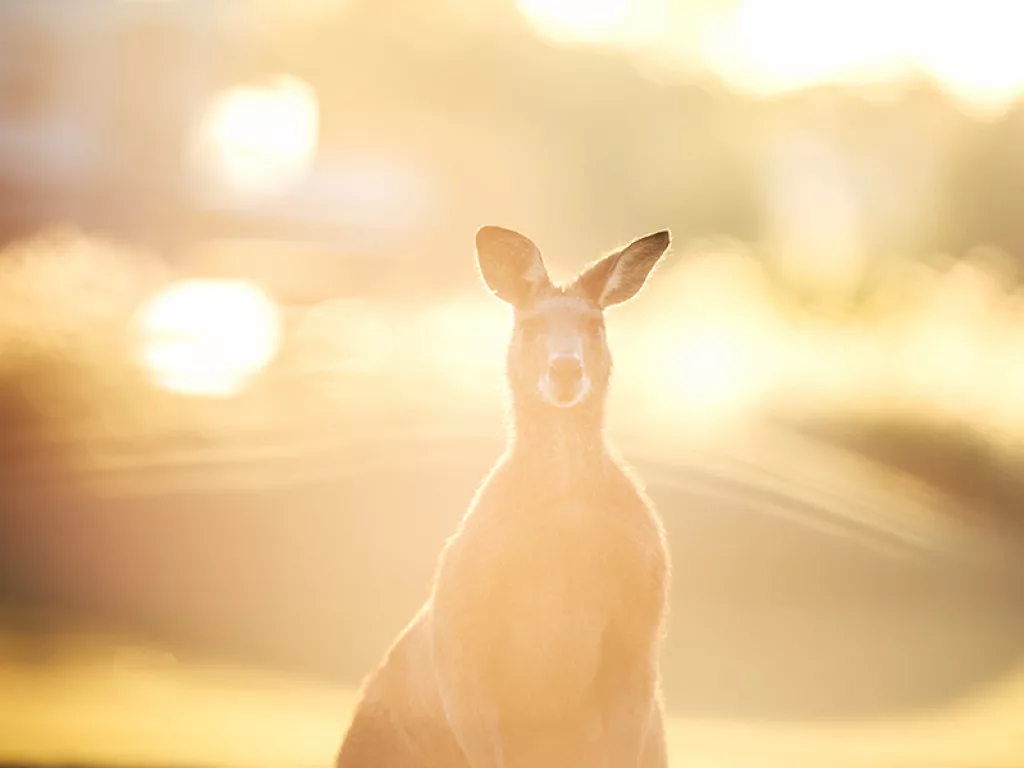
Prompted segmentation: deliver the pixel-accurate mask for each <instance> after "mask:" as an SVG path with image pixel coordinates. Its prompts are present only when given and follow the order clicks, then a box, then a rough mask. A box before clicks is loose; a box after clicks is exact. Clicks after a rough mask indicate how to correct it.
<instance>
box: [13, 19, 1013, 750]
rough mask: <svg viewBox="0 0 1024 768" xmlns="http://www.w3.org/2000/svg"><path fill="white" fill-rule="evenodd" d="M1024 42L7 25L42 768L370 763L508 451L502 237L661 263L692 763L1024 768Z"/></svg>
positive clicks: (25, 661)
mask: <svg viewBox="0 0 1024 768" xmlns="http://www.w3.org/2000/svg"><path fill="white" fill-rule="evenodd" d="M1022 27H1024V4H1021V3H1019V2H1017V1H1016V0H973V2H966V0H947V2H944V3H930V2H926V1H925V0H888V1H887V2H881V0H859V2H854V1H853V0H416V1H415V2H412V1H411V0H333V1H332V0H0V239H2V244H0V248H2V250H0V761H7V763H9V764H10V765H12V766H14V765H27V764H33V765H57V764H60V765H69V764H76V765H82V766H85V765H123V766H178V765H181V766H196V767H197V768H198V767H199V766H239V767H241V766H267V767H268V768H270V767H271V766H290V767H291V768H303V767H305V766H327V765H330V763H331V760H332V758H333V755H334V752H335V750H336V748H337V746H338V744H339V743H340V739H341V736H342V734H343V732H344V729H345V727H346V724H347V719H348V717H349V714H350V712H351V706H352V704H353V701H354V698H353V697H354V696H355V693H356V691H357V690H358V686H359V684H360V681H361V680H362V679H363V677H364V676H365V675H366V674H368V673H369V672H370V671H371V670H372V669H373V668H374V667H375V665H376V664H377V663H378V662H379V660H380V658H381V656H382V655H383V653H384V651H385V650H386V649H387V647H388V645H389V643H390V642H391V640H392V639H393V637H394V636H395V634H396V633H397V632H398V631H399V630H400V629H401V628H402V627H403V626H404V624H405V623H406V622H407V621H408V620H409V618H410V617H411V616H412V615H413V613H414V612H415V611H416V609H417V608H418V607H419V605H420V604H421V603H422V601H423V600H424V598H425V597H426V595H427V593H428V590H429V584H430V578H431V576H432V571H433V565H434V561H435V558H436V555H437V553H438V551H439V548H440V546H441V544H442V542H443V541H444V539H445V537H446V536H447V535H449V533H450V532H451V531H452V530H453V528H454V526H455V524H456V522H457V521H458V519H459V517H460V516H461V515H462V513H463V511H464V509H465V508H466V505H467V504H468V502H469V500H470V498H471V496H472V493H473V491H474V489H475V487H476V485H477V483H478V482H479V480H480V478H481V477H482V475H483V474H484V473H485V472H486V471H487V469H488V468H489V467H490V466H491V464H493V462H494V461H495V460H496V458H497V457H498V455H499V454H500V451H501V449H502V442H503V439H504V416H503V397H504V395H503V386H504V385H503V379H502V366H503V360H504V348H505V343H506V339H507V336H508V333H509V330H510V327H511V316H510V313H509V311H508V309H507V308H506V307H504V306H503V305H502V304H501V303H500V302H498V301H496V300H494V299H493V298H492V297H490V296H489V295H488V293H487V292H486V291H485V290H484V288H483V287H482V285H481V284H480V282H479V279H478V276H477V272H476V267H475V264H474V259H473V252H472V235H473V232H474V231H475V229H476V228H477V227H478V226H480V225H481V224H484V223H494V224H499V225H502V226H506V227H512V228H516V229H519V230H520V231H522V232H524V233H526V234H527V235H529V236H530V237H531V238H533V239H534V240H535V242H537V243H538V244H539V246H540V247H541V250H542V251H543V252H544V254H545V258H546V260H547V262H548V264H549V267H550V270H551V272H552V274H553V276H554V277H556V278H569V277H571V276H572V275H573V274H575V272H576V271H577V270H578V269H579V268H580V267H582V266H583V265H584V264H585V263H587V262H588V261H590V260H592V259H594V258H596V257H597V256H599V255H600V254H601V253H603V252H605V251H607V250H609V249H611V248H612V247H614V246H616V245H618V244H621V243H624V242H626V241H628V240H630V239H632V238H634V237H637V236H640V235H643V234H646V233H648V232H651V231H655V230H658V229H662V228H666V227H668V228H670V229H671V230H672V232H673V235H674V247H673V250H672V252H671V255H670V256H669V258H668V259H667V261H666V262H665V263H664V264H663V265H662V267H661V268H660V269H659V270H658V272H657V273H656V274H655V276H654V278H653V279H652V280H651V281H650V283H649V285H648V287H647V289H645V291H644V293H643V295H642V296H641V297H640V299H638V300H637V301H635V302H631V303H630V304H628V305H626V306H624V307H622V308H619V309H616V310H614V311H613V312H612V313H610V317H609V338H610V343H611V346H612V350H613V354H614V356H615V359H616V364H617V370H616V374H615V379H614V382H613V386H612V395H611V402H610V404H609V433H610V435H611V438H612V440H613V441H614V442H615V444H616V445H617V446H618V447H619V448H620V449H621V451H622V453H623V454H624V455H625V456H626V458H627V459H628V460H629V461H630V462H631V463H633V464H634V465H635V466H636V467H637V469H638V470H639V472H640V474H641V476H643V477H644V479H645V481H646V483H647V485H648V490H649V492H650V494H651V495H652V497H653V498H654V500H655V501H656V503H657V504H658V506H659V509H660V511H661V513H662V515H663V516H664V518H665V522H666V526H667V528H668V532H669V536H670V543H671V549H672V555H673V558H674V561H675V585H674V591H673V597H672V606H671V612H672V617H671V622H670V627H669V631H670V634H669V638H668V641H667V643H666V645H665V652H664V658H663V672H664V678H665V686H664V687H665V696H666V702H667V706H668V709H669V713H670V724H669V737H670V747H671V751H672V759H673V765H680V766H683V765H694V766H698V765H699V766H707V767H709V768H711V767H714V768H718V767H719V766H730V767H731V768H735V767H736V766H802V765H808V766H810V765H815V766H822V765H826V766H873V767H874V766H883V767H884V766H921V767H922V768H941V767H942V766H950V767H955V768H968V767H970V768H989V767H995V766H1000V767H1003V766H1005V767H1018V768H1019V766H1021V765H1024V653H1022V652H1024V610H1022V609H1024V593H1022V586H1024V580H1022V578H1021V575H1022V568H1024V559H1022V557H1021V554H1022V542H1024V403H1022V400H1021V398H1022V391H1024V288H1022V283H1021V278H1022V275H1024V216H1021V215H1020V213H1021V211H1020V210H1019V209H1021V208H1022V206H1024V100H1022V98H1021V97H1022V93H1024V46H1021V45H1020V41H1019V39H1018V38H1019V30H1020V29H1021V28H1022Z"/></svg>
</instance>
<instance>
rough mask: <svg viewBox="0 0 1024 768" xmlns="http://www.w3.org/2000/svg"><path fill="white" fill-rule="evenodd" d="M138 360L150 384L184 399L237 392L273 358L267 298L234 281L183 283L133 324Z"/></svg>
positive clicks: (274, 329) (274, 318)
mask: <svg viewBox="0 0 1024 768" xmlns="http://www.w3.org/2000/svg"><path fill="white" fill-rule="evenodd" d="M138 324H139V332H140V336H141V338H140V343H141V350H140V358H141V362H142V364H143V365H144V366H145V368H146V369H147V370H148V372H149V374H150V375H151V376H152V378H153V380H154V382H155V383H156V384H158V385H159V386H161V387H163V388H164V389H167V390H169V391H172V392H177V393H179V394H185V395H206V396H228V395H232V394H234V393H236V392H238V391H239V390H240V389H241V388H242V387H244V386H245V384H246V382H247V381H248V380H249V379H250V378H251V377H252V376H253V375H254V374H256V373H257V372H259V371H260V370H261V369H262V368H263V367H264V366H265V365H266V364H267V363H268V362H270V360H271V359H272V358H273V357H274V355H275V354H276V353H277V350H278V345H279V343H280V319H279V314H278V311H277V309H276V308H275V306H274V304H273V303H272V302H271V301H270V299H269V298H267V296H266V295H265V294H264V293H263V292H262V291H261V290H260V289H259V288H257V287H256V286H254V285H252V284H251V283H247V282H244V281H237V280H185V281H182V282H179V283H175V284H174V285H172V286H170V287H169V288H167V289H165V290H164V291H163V292H162V293H160V294H159V295H157V296H156V297H155V298H153V299H152V300H150V301H149V302H148V303H147V304H146V305H145V306H144V307H143V308H142V310H141V312H140V315H139V319H138Z"/></svg>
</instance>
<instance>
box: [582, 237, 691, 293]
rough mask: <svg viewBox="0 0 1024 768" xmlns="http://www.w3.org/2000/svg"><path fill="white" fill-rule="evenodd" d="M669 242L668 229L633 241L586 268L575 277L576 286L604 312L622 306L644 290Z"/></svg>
mask: <svg viewBox="0 0 1024 768" xmlns="http://www.w3.org/2000/svg"><path fill="white" fill-rule="evenodd" d="M670 242H671V237H670V235H669V232H668V230H667V229H666V230H663V231H661V232H655V233H654V234H653V235H647V236H646V237H641V238H640V239H639V240H634V241H633V242H632V243H630V244H629V245H627V246H626V247H625V248H622V249H621V250H618V251H616V252H615V253H612V254H609V255H608V256H605V257H604V258H603V259H601V260H600V261H598V262H596V263H594V264H592V265H591V266H589V267H587V268H586V269H585V270H584V271H583V272H582V273H581V274H580V276H579V277H578V278H576V283H577V284H578V285H579V286H580V287H581V288H582V289H583V291H584V293H586V294H587V296H589V297H590V298H591V299H593V300H594V301H595V302H597V304H598V305H599V306H600V307H601V308H602V309H604V308H605V307H610V306H612V305H613V304H621V303H622V302H624V301H627V300H629V299H631V298H633V297H634V296H635V295H636V294H637V292H639V290H640V289H641V288H642V287H643V285H644V282H645V281H646V280H647V276H648V275H649V274H650V273H651V270H652V269H654V265H655V264H657V263H658V259H660V258H661V256H662V254H663V253H665V251H666V250H668V246H669V243H670Z"/></svg>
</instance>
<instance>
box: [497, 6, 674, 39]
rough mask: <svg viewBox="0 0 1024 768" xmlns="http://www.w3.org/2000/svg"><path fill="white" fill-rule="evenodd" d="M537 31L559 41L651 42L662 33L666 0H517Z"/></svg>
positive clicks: (665, 14) (520, 8) (665, 15)
mask: <svg viewBox="0 0 1024 768" xmlns="http://www.w3.org/2000/svg"><path fill="white" fill-rule="evenodd" d="M516 5H517V6H518V7H519V10H520V11H521V12H522V14H523V15H524V16H525V17H526V18H527V20H528V21H530V23H531V24H533V25H534V26H535V27H536V28H537V30H538V31H539V32H540V33H541V34H543V35H544V36H545V37H548V38H550V39H552V40H555V41H557V42H582V43H626V44H629V43H633V44H642V43H646V42H650V41H651V40H652V39H654V38H655V37H657V35H658V34H660V33H661V32H662V30H663V29H664V26H665V21H666V17H667V10H668V8H667V2H666V0H516Z"/></svg>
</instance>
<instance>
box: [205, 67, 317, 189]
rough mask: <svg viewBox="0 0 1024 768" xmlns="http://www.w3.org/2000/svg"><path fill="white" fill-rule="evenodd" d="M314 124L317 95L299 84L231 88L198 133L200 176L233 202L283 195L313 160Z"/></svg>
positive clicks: (285, 80) (288, 80)
mask: <svg viewBox="0 0 1024 768" xmlns="http://www.w3.org/2000/svg"><path fill="white" fill-rule="evenodd" d="M318 123H319V109H318V104H317V99H316V94H315V93H314V92H313V90H312V89H311V88H310V87H309V86H307V85H306V84H305V83H302V82H301V81H298V80H294V79H292V78H279V79H278V80H276V81H275V82H274V83H272V84H271V85H268V86H263V87H256V86H245V87H238V88H232V89H230V90H228V91H226V92H225V93H223V94H222V95H221V96H220V97H219V98H218V99H217V100H216V102H215V103H214V104H213V106H212V108H211V109H210V111H209V113H208V115H207V117H206V120H205V122H204V123H203V125H202V126H201V128H200V135H199V142H198V161H199V164H200V172H201V173H200V175H201V177H203V181H204V182H213V183H214V184H216V185H217V187H219V188H220V189H221V190H222V191H223V192H224V193H226V194H227V195H229V196H231V197H232V198H238V197H241V198H252V197H257V198H258V197H263V196H266V195H272V194H279V193H283V192H286V191H288V190H289V189H290V188H291V187H293V186H294V185H295V184H296V183H297V182H298V181H300V180H301V179H302V177H303V175H304V174H305V173H306V171H307V170H308V169H309V166H310V165H311V163H312V161H313V159H314V156H315V154H316V148H317V141H318Z"/></svg>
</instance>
